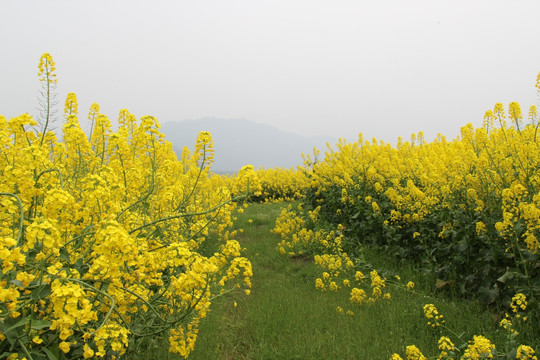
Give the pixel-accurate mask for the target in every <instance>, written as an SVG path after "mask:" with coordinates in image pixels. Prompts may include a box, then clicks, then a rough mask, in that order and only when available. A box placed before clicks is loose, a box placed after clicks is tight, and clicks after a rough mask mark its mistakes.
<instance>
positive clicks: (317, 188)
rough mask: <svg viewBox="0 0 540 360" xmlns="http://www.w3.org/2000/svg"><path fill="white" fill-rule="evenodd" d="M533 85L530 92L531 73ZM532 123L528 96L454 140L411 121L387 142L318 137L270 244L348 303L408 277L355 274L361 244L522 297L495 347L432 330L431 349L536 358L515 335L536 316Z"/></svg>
mask: <svg viewBox="0 0 540 360" xmlns="http://www.w3.org/2000/svg"><path fill="white" fill-rule="evenodd" d="M536 88H537V89H538V91H539V94H540V74H539V75H538V78H537V82H536ZM539 126H540V125H539V118H538V112H537V108H536V106H531V107H530V109H529V112H528V124H524V120H523V115H522V112H521V108H520V105H519V104H518V103H516V102H513V103H511V104H510V106H509V108H508V113H507V114H506V113H505V109H504V107H503V105H502V104H500V103H498V104H496V105H495V108H494V110H490V111H487V112H486V114H485V117H484V124H483V126H482V127H480V128H477V129H475V128H473V126H472V125H470V124H468V125H466V126H464V127H463V128H462V131H461V136H460V137H458V138H456V139H455V140H453V141H448V140H447V139H446V138H445V137H443V136H441V135H439V136H438V137H437V139H435V140H434V141H433V142H431V143H428V142H426V141H425V140H424V137H423V134H422V133H419V134H418V135H413V136H412V137H411V141H407V142H404V141H403V140H402V139H399V141H398V144H397V147H392V146H391V145H390V144H386V143H384V142H378V141H376V140H375V139H374V140H373V141H371V142H368V141H364V139H363V137H362V135H361V134H360V135H359V138H358V141H357V142H354V143H347V142H345V141H340V142H339V143H338V144H337V145H336V147H337V148H336V150H332V149H331V148H330V147H329V149H328V151H326V153H325V156H324V158H322V159H320V158H319V153H318V152H317V151H316V152H315V154H314V158H311V157H309V156H308V157H307V158H306V159H305V166H304V169H303V170H302V171H303V172H304V173H303V174H302V176H304V177H306V178H307V180H308V185H307V188H306V189H305V190H304V194H305V197H304V198H303V203H302V204H301V205H300V206H299V207H298V208H297V209H293V208H292V207H289V208H288V209H285V210H283V212H282V214H281V216H280V217H279V218H278V219H277V221H276V227H275V228H274V230H273V231H274V232H275V233H277V234H280V235H281V237H282V241H281V242H280V244H279V245H278V249H279V251H280V252H281V253H282V254H288V255H289V256H304V255H308V256H313V257H314V259H315V261H316V263H317V264H319V265H320V266H321V268H322V269H323V270H324V272H323V273H322V276H321V278H318V279H316V282H315V286H316V287H317V288H318V289H320V290H322V291H327V290H331V291H332V290H335V291H337V290H339V289H343V288H345V289H348V291H349V292H350V300H351V303H353V304H356V303H364V302H373V301H376V300H378V299H390V298H391V295H390V293H388V292H386V290H385V289H386V288H387V287H386V285H387V284H392V285H395V286H398V287H402V288H406V289H408V290H412V289H413V288H414V286H415V285H414V283H412V282H409V283H407V284H406V285H405V284H402V283H400V280H401V279H399V277H396V279H393V278H392V279H386V278H381V276H380V275H379V274H378V273H377V272H376V271H374V270H373V269H370V270H371V271H370V279H371V282H370V281H366V280H367V279H368V278H366V277H365V276H364V275H363V274H362V272H361V271H360V270H362V271H363V269H362V267H364V268H365V267H366V265H367V264H365V263H364V262H363V258H362V253H361V249H362V248H363V247H365V246H374V247H377V248H379V249H381V250H383V251H385V252H386V253H387V254H388V255H389V256H391V257H393V258H394V259H395V260H396V261H414V262H416V263H417V264H418V265H419V266H420V267H421V268H422V270H423V271H424V272H432V274H433V275H434V276H433V277H434V280H435V279H437V284H438V287H453V288H454V289H455V291H457V292H461V294H462V295H463V296H476V297H477V298H478V299H479V300H481V301H483V302H485V303H498V304H502V305H506V306H508V307H512V306H513V307H514V308H515V307H516V306H517V305H516V304H518V303H519V302H521V304H525V302H526V304H527V306H528V307H527V310H528V312H529V315H528V316H523V315H522V314H519V313H518V311H517V310H516V309H514V308H512V311H511V312H510V313H511V314H512V315H508V314H507V315H506V318H505V319H504V320H503V321H501V328H503V329H505V330H508V333H509V336H510V337H512V339H510V340H509V342H508V344H506V346H505V349H503V351H495V350H493V349H494V348H495V346H494V345H493V346H492V344H491V343H489V340H487V339H485V338H483V337H482V336H478V338H475V340H474V341H473V342H471V343H470V344H469V345H467V343H466V342H465V343H464V344H465V345H461V344H460V348H455V347H454V345H453V344H451V341H449V340H448V341H446V338H445V339H443V338H441V341H440V344H439V345H440V350H441V354H440V357H439V358H440V359H450V358H456V356H457V354H458V353H460V352H461V353H462V357H461V358H463V359H479V358H493V356H496V357H501V358H506V357H507V356H510V358H520V359H525V358H527V359H529V358H530V359H533V358H536V357H535V356H534V351H533V350H532V349H531V348H529V347H527V346H524V345H523V346H520V347H518V346H517V345H516V344H517V343H516V342H515V340H514V337H515V336H516V335H517V331H516V330H515V326H516V324H517V323H518V322H519V323H521V322H524V321H526V320H527V318H528V317H531V318H533V319H534V321H533V322H534V323H536V324H537V320H538V318H539V312H540V305H539V301H538V299H539V297H540V262H539V256H540V254H539V250H540V242H539V239H540V166H539V164H540V139H538V137H539V134H538V128H539ZM396 280H397V281H396ZM433 285H435V284H433ZM525 299H527V300H525ZM426 306H427V305H426ZM428 309H431V307H429V306H428ZM433 309H434V306H433ZM338 311H340V312H343V309H341V308H340V307H338ZM435 311H436V309H435ZM347 313H349V314H350V315H351V314H353V313H352V311H348V312H347ZM434 313H435V312H433V311H431V312H429V316H428V318H430V319H431V323H430V324H431V325H430V326H432V325H433V324H435V323H436V321H438V320H439V319H442V317H440V318H439V317H438V316H439V315H433V314H434ZM426 316H427V315H426ZM433 319H435V320H436V321H435V322H433ZM512 321H514V323H513V325H512ZM437 326H438V325H437ZM460 340H462V339H460ZM509 344H510V345H509ZM393 358H395V359H400V357H399V355H398V354H395V356H394V357H393ZM422 358H424V359H425V357H423V355H422V354H421V353H420V351H419V350H418V349H417V348H416V347H414V346H410V347H408V348H407V359H422Z"/></svg>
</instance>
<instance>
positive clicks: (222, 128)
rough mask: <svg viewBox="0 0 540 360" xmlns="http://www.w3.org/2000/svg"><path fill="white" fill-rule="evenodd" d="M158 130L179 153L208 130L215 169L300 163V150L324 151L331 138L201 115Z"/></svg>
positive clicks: (192, 147) (282, 165)
mask: <svg viewBox="0 0 540 360" xmlns="http://www.w3.org/2000/svg"><path fill="white" fill-rule="evenodd" d="M160 130H161V132H162V133H163V134H165V138H166V139H167V140H168V141H170V142H171V143H172V144H173V148H174V150H175V152H176V154H177V155H178V156H180V154H181V152H182V149H183V148H184V146H187V147H189V149H190V150H191V151H193V149H194V147H195V141H196V139H197V134H198V133H199V132H201V131H208V132H210V134H211V135H212V140H213V141H214V151H215V155H214V160H215V161H214V164H213V165H212V170H213V171H214V172H219V173H226V172H231V173H232V172H236V171H238V170H239V169H240V168H241V167H242V166H244V165H247V164H251V165H253V166H254V167H255V168H259V167H264V168H273V167H282V168H290V167H296V165H301V164H302V157H301V154H302V153H307V154H312V152H313V147H316V148H318V149H319V150H321V152H323V153H324V151H325V150H326V143H327V142H329V143H330V144H332V145H333V144H335V143H336V142H337V139H335V138H331V137H305V136H302V135H298V134H293V133H287V132H284V131H281V130H279V129H277V128H275V127H273V126H270V125H266V124H259V123H255V122H252V121H248V120H242V119H216V118H204V119H200V120H185V121H179V122H174V121H173V122H164V123H163V124H161V129H160Z"/></svg>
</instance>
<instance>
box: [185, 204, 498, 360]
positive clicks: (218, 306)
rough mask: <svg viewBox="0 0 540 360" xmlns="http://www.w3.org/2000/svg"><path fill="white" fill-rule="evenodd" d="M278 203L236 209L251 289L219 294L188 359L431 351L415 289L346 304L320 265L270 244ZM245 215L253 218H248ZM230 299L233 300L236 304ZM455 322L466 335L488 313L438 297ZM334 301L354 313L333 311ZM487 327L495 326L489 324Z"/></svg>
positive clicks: (433, 337) (480, 326) (433, 338)
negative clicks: (322, 284)
mask: <svg viewBox="0 0 540 360" xmlns="http://www.w3.org/2000/svg"><path fill="white" fill-rule="evenodd" d="M280 208H281V206H280V205H279V204H271V205H269V204H252V205H250V206H249V207H248V208H247V209H246V211H245V213H244V214H239V215H238V221H237V222H236V224H237V226H238V228H242V229H244V231H243V232H242V233H240V234H239V236H238V240H239V241H240V243H241V244H242V246H243V247H245V248H246V255H247V257H248V258H249V259H250V260H251V262H252V265H253V272H254V275H253V279H252V283H253V288H252V291H251V295H249V296H246V295H244V294H243V293H238V294H234V295H230V296H225V297H222V298H219V299H217V300H216V301H215V303H214V304H213V306H214V308H213V310H212V311H211V312H210V313H209V315H208V317H207V318H206V319H204V321H203V322H202V323H201V327H200V333H199V337H198V339H197V344H196V348H195V351H194V352H193V353H192V354H191V355H190V357H189V359H199V360H202V359H204V360H208V359H334V360H335V359H388V358H389V357H390V356H391V354H392V353H394V352H399V353H401V354H402V355H403V352H404V347H405V345H411V344H416V345H417V346H419V347H420V348H421V349H422V351H424V354H425V355H430V354H431V355H436V351H437V340H438V338H439V336H440V335H439V334H438V333H436V332H434V331H433V330H431V329H428V328H427V326H426V324H425V319H424V317H423V313H422V307H423V304H425V303H426V302H431V301H429V299H424V300H422V299H420V300H419V295H418V294H411V293H410V292H406V291H400V290H399V289H396V290H395V291H392V296H393V298H392V301H390V302H387V301H384V302H383V301H380V302H378V303H375V304H371V305H364V306H356V307H352V306H351V305H350V304H349V301H348V294H347V293H346V292H339V293H322V292H320V291H318V290H316V289H315V287H314V279H315V278H316V277H318V276H320V275H319V274H320V270H319V269H318V268H317V266H316V265H315V264H314V263H313V262H311V261H306V260H302V259H296V260H293V259H290V258H288V257H286V256H282V255H280V254H279V253H278V251H277V250H276V244H277V243H278V241H279V237H278V236H277V235H274V234H272V233H270V229H272V228H273V227H274V225H275V219H276V217H277V216H278V215H279V213H280ZM249 219H251V220H252V222H249ZM235 304H237V305H236V306H235ZM438 304H439V305H438V307H439V310H441V311H442V312H443V313H444V314H450V315H455V317H456V318H457V319H452V318H450V317H448V323H449V325H453V322H454V321H455V320H457V321H462V319H465V321H468V320H467V319H476V320H477V321H473V322H472V323H471V322H470V321H469V322H466V323H465V324H466V325H467V329H463V328H462V327H463V324H460V323H459V322H458V323H456V324H455V325H456V326H458V328H460V327H461V328H462V329H461V330H466V331H467V332H470V333H471V338H472V334H473V333H479V332H485V331H489V329H486V328H485V324H486V323H487V324H491V323H493V321H492V320H491V319H490V315H489V314H483V315H482V316H479V315H478V314H479V312H478V309H477V308H476V307H475V306H472V305H471V306H467V307H461V308H459V309H458V308H456V305H455V304H453V303H451V302H440V303H438ZM337 306H342V307H343V308H344V309H348V308H349V309H351V310H353V311H354V316H348V315H345V314H339V313H338V312H337V311H336V308H337ZM488 328H493V326H488Z"/></svg>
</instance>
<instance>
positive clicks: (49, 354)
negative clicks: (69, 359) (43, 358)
mask: <svg viewBox="0 0 540 360" xmlns="http://www.w3.org/2000/svg"><path fill="white" fill-rule="evenodd" d="M43 352H44V353H45V354H47V357H48V358H49V360H58V356H56V355H55V354H53V352H52V351H51V350H49V349H47V348H43Z"/></svg>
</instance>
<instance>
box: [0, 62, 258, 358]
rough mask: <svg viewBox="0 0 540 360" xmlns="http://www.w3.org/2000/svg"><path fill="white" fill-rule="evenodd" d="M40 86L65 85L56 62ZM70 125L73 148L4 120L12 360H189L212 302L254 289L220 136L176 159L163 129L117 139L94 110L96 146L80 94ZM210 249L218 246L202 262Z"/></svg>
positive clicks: (6, 327) (1, 254)
mask: <svg viewBox="0 0 540 360" xmlns="http://www.w3.org/2000/svg"><path fill="white" fill-rule="evenodd" d="M39 77H40V81H42V82H45V83H46V85H45V86H46V87H47V88H49V85H50V84H55V83H56V74H55V68H54V62H53V61H52V58H51V57H50V55H48V54H45V55H44V56H43V57H42V59H41V61H40V64H39ZM43 102H44V103H46V108H47V109H49V106H48V105H50V104H49V102H50V98H49V97H48V96H46V98H45V99H44V100H43ZM49 110H50V109H49ZM64 112H65V113H64V118H65V120H64V124H63V125H62V128H61V131H62V140H59V139H58V137H57V135H56V134H55V133H53V132H51V131H48V129H50V126H51V122H52V121H53V118H52V117H51V114H50V113H46V114H45V117H44V118H43V119H42V120H44V122H43V121H42V124H41V127H39V128H38V123H37V122H36V121H35V120H34V119H33V117H32V116H30V115H28V114H23V115H20V116H17V117H14V118H11V119H9V120H8V119H6V118H5V117H4V116H0V148H1V156H0V178H1V181H0V259H1V263H0V264H1V273H0V353H1V354H3V355H4V356H9V358H17V357H18V356H20V357H23V356H25V357H27V358H29V355H31V354H34V355H35V354H44V353H47V354H49V353H50V354H59V355H57V356H60V358H61V357H62V356H65V358H69V359H76V358H118V357H120V356H122V355H123V354H125V353H126V352H127V351H128V350H129V347H130V346H133V345H134V344H136V343H137V340H138V339H142V338H145V337H148V336H156V335H165V336H168V338H169V343H170V349H169V350H170V351H171V352H173V353H177V354H179V355H180V356H182V357H187V356H188V355H189V353H190V351H191V350H192V349H193V347H194V344H195V341H196V338H197V333H198V324H199V321H200V319H202V318H204V317H205V316H206V313H207V312H208V310H209V307H210V304H211V299H212V298H213V297H215V296H217V295H219V294H221V293H224V292H226V291H229V290H232V289H235V288H237V287H241V286H243V287H244V288H245V289H249V287H250V286H251V282H250V277H251V276H252V269H251V264H250V262H249V260H248V259H247V258H245V257H243V256H242V249H241V247H240V245H239V243H238V242H237V241H236V240H234V233H233V232H231V230H230V228H231V225H232V216H233V211H234V209H235V208H236V203H235V198H234V197H233V195H232V193H231V190H230V189H229V185H230V183H228V182H226V181H224V179H223V178H221V177H219V176H215V175H213V174H212V173H211V172H210V166H211V164H212V161H213V145H212V138H211V135H210V134H209V133H207V132H202V133H200V134H199V136H198V138H197V142H196V146H195V150H194V151H193V153H191V152H190V151H189V149H187V148H185V149H184V152H183V154H182V157H181V159H177V157H176V155H175V153H174V152H173V149H172V145H171V144H170V143H169V142H167V141H166V140H165V139H164V136H163V135H162V134H161V133H160V132H159V123H158V121H157V120H156V119H155V118H154V117H152V116H144V117H142V118H141V119H139V120H137V119H136V118H135V116H134V115H132V114H130V113H129V112H128V111H127V110H122V111H120V115H119V118H118V130H117V131H113V127H112V124H111V121H110V120H109V118H108V117H107V116H106V115H104V114H101V113H100V112H99V106H98V105H97V104H93V105H92V108H91V110H90V114H89V118H90V119H91V120H92V130H91V134H90V135H89V136H87V135H86V134H85V133H84V132H83V131H82V130H81V127H80V125H79V120H78V106H77V99H76V96H75V94H74V93H70V94H69V95H68V96H67V99H66V103H65V108H64ZM250 176H251V181H252V182H254V181H256V179H255V177H256V176H255V175H254V174H251V175H250ZM234 181H236V182H237V184H236V185H235V188H234V191H235V194H236V196H237V197H238V196H242V195H244V194H245V192H246V191H247V190H248V189H247V188H246V187H242V186H243V185H244V183H242V181H243V179H242V177H241V176H239V178H238V179H235V180H234ZM209 237H213V238H216V239H218V240H219V241H218V243H219V245H217V246H216V248H215V249H214V251H212V252H209V251H206V252H203V251H202V250H201V249H202V245H203V244H204V243H205V242H206V241H207V239H208V238H209ZM246 291H249V290H246ZM39 358H41V357H39Z"/></svg>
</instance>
